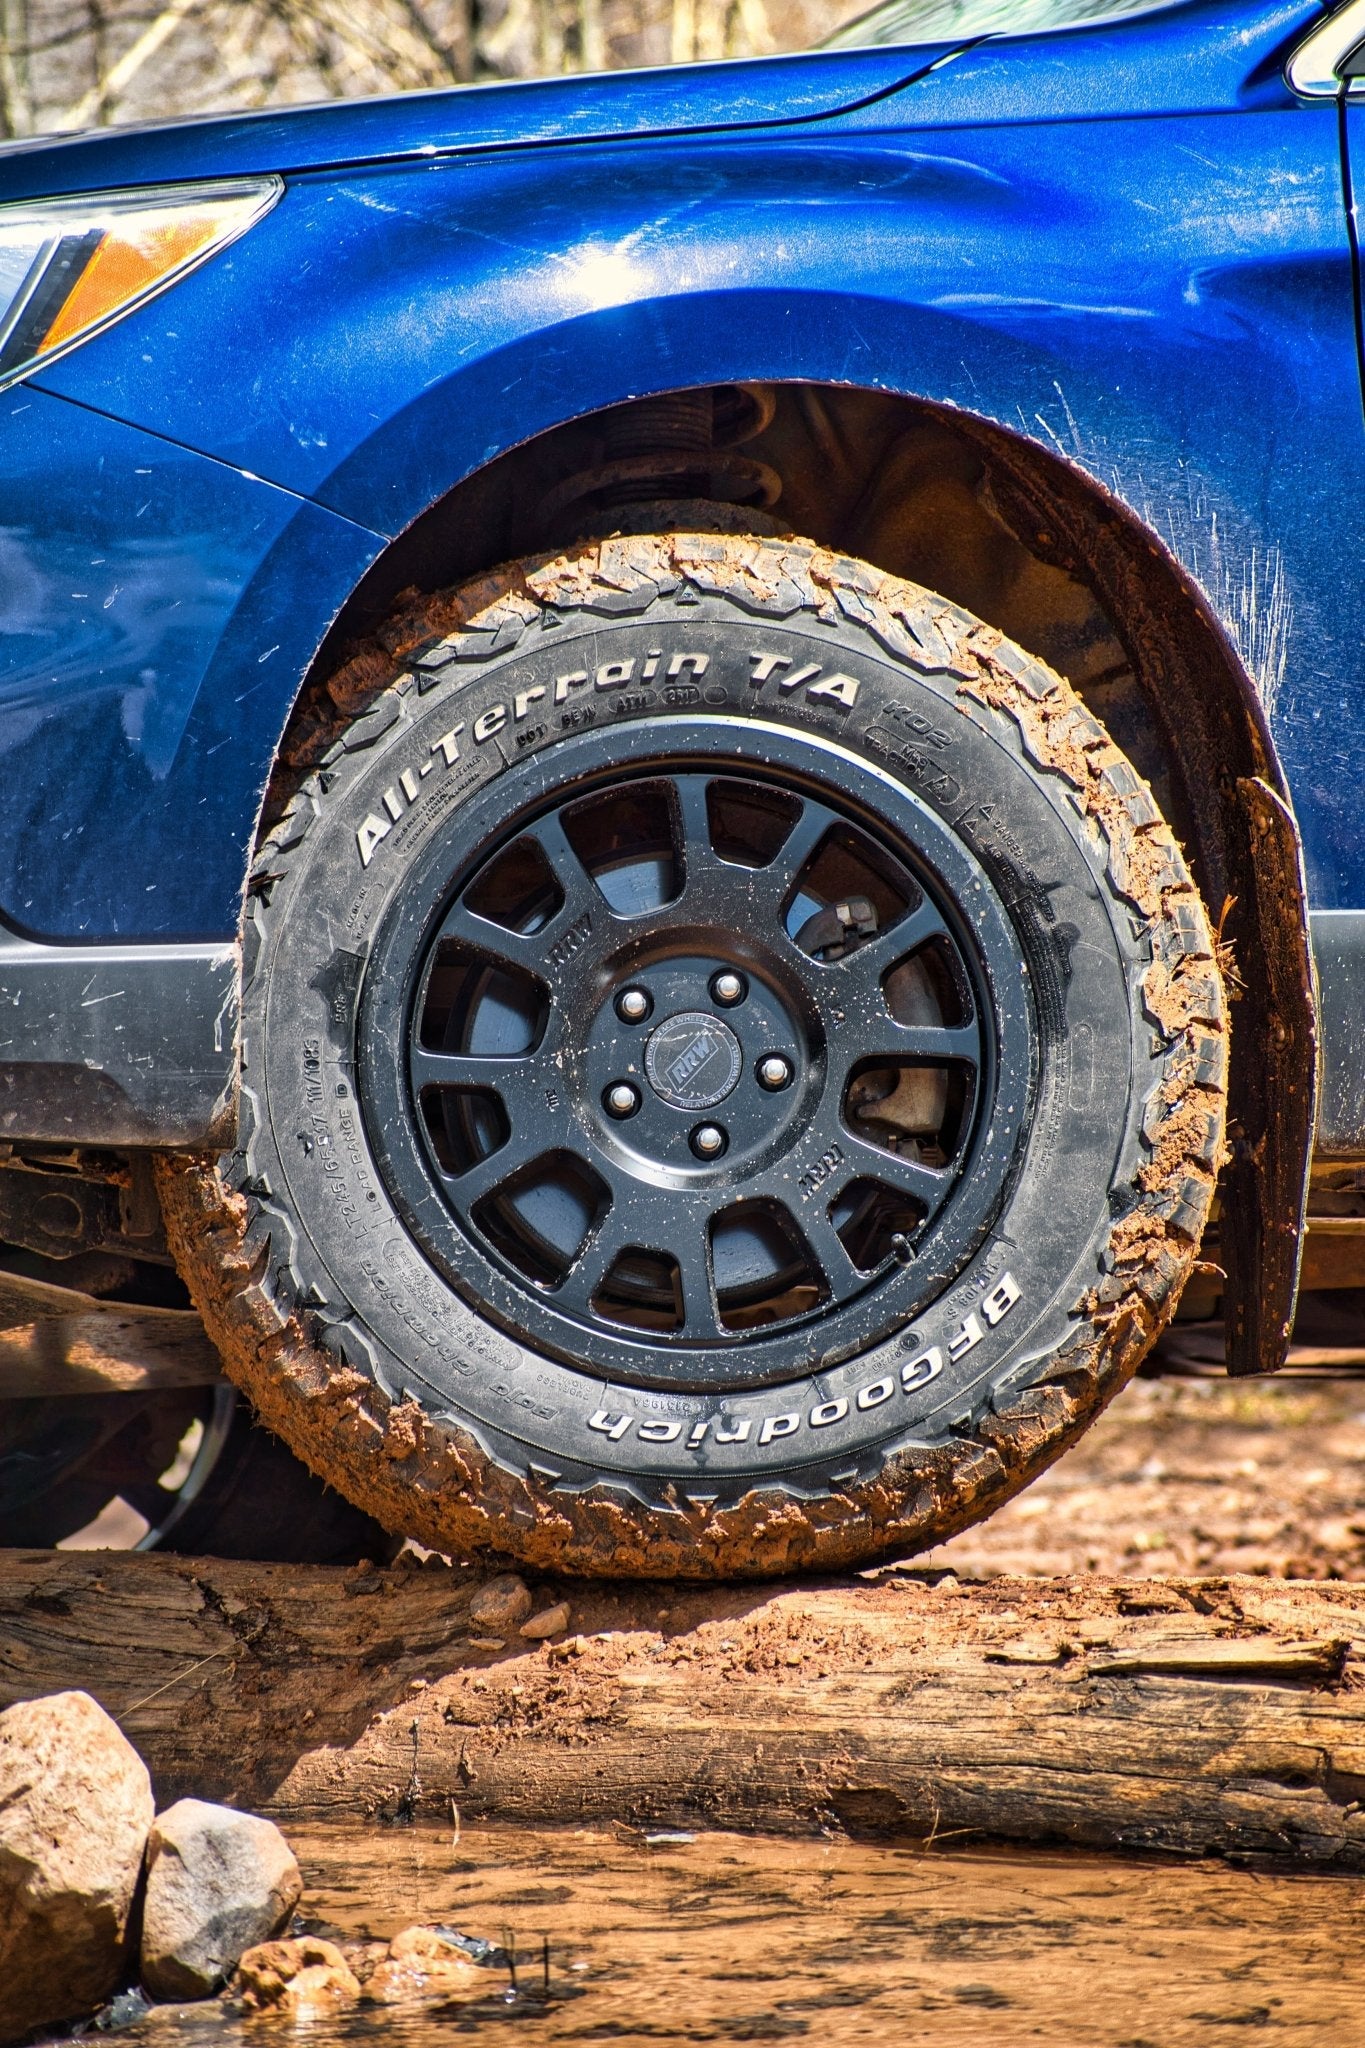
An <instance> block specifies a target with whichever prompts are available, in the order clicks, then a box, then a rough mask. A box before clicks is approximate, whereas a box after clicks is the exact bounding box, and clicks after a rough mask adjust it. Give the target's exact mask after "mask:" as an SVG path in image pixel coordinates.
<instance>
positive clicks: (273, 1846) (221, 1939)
mask: <svg viewBox="0 0 1365 2048" xmlns="http://www.w3.org/2000/svg"><path fill="white" fill-rule="evenodd" d="M302 1892H303V1878H302V1877H301V1876H300V1874H299V1866H298V1864H297V1863H296V1862H295V1861H294V1855H293V1851H292V1850H291V1849H290V1847H289V1844H288V1842H286V1841H285V1839H284V1836H283V1835H282V1834H281V1833H280V1831H279V1829H278V1828H277V1827H276V1826H275V1825H274V1823H273V1822H272V1821H268V1820H261V1819H260V1818H259V1817H258V1816H257V1815H256V1814H253V1813H234V1812H233V1810H232V1808H231V1807H228V1806H211V1805H209V1804H208V1802H207V1801H206V1800H203V1799H181V1800H178V1801H177V1802H176V1804H175V1805H174V1806H171V1807H168V1808H167V1810H166V1812H165V1813H163V1814H162V1815H161V1816H160V1818H159V1819H158V1820H156V1821H155V1822H154V1823H153V1825H152V1832H151V1834H150V1836H149V1837H148V1841H147V1897H146V1904H145V1906H144V1908H143V1920H142V1981H143V1983H144V1984H145V1985H146V1986H147V1989H148V1990H149V1991H150V1992H152V1993H153V1994H154V1995H155V1996H156V1997H157V1998H164V1999H187V1998H210V1997H212V1995H213V1993H214V1992H215V1991H216V1990H217V1989H218V1987H219V1985H220V1984H224V1983H226V1981H227V1979H228V1978H229V1977H230V1976H231V1975H232V1972H233V1971H234V1970H235V1969H236V1967H237V1964H238V1963H239V1961H240V1960H241V1958H242V1956H243V1955H244V1953H245V1952H246V1950H247V1949H249V1948H255V1947H256V1946H257V1945H258V1944H259V1943H261V1942H266V1941H269V1939H270V1937H271V1935H273V1934H278V1933H279V1931H280V1929H281V1928H282V1927H283V1926H284V1924H285V1922H286V1921H287V1920H288V1918H289V1915H290V1914H291V1913H292V1912H293V1910H294V1908H295V1906H296V1905H297V1904H298V1902H299V1899H300V1896H301V1895H302Z"/></svg>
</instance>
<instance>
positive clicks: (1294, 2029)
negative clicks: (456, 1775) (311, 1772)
mask: <svg viewBox="0 0 1365 2048" xmlns="http://www.w3.org/2000/svg"><path fill="white" fill-rule="evenodd" d="M291 1841H292V1842H293V1845H294V1848H295V1852H296V1854H297V1855H298V1857H299V1861H300V1863H301V1864H302V1866H303V1870H304V1874H305V1879H306V1883H307V1889H306V1892H305V1896H304V1909H303V1911H304V1918H305V1919H306V1921H307V1923H308V1926H309V1928H310V1930H311V1931H314V1932H317V1933H321V1934H324V1935H326V1936H327V1937H328V1938H329V1939H332V1940H336V1941H340V1942H351V1941H358V1940H364V1939H382V1940H388V1939H389V1938H390V1937H392V1936H393V1935H394V1934H396V1933H397V1932H399V1930H400V1929H402V1928H404V1927H407V1926H410V1925H412V1924H413V1923H414V1922H418V1921H421V1922H437V1923H443V1924H446V1925H450V1926H454V1927H457V1928H460V1929H461V1930H462V1931H464V1932H466V1933H470V1934H478V1935H482V1936H484V1937H486V1938H488V1939H491V1940H493V1941H497V1942H511V1943H513V1944H514V1946H515V1951H516V1953H517V1955H518V1957H519V1960H520V1968H519V1982H520V1989H521V1994H522V1995H521V1996H520V1997H519V1998H518V1999H517V2000H516V2001H515V2002H511V2003H509V2002H508V2001H507V2000H506V1998H505V1996H504V1994H505V1992H506V1990H507V1986H508V1979H507V1974H506V1972H505V1971H497V1970H494V1971H490V1973H489V1996H488V1998H487V1999H486V2000H481V2001H480V2002H479V2003H478V2004H476V2005H454V2004H452V2005H447V2006H445V2007H443V2008H441V2007H436V2008H433V2007H426V2008H422V2007H414V2006H408V2007H405V2008H395V2007H391V2006H390V2007H381V2006H367V2005H364V2004H361V2005H358V2006H351V2007H349V2008H343V2009H342V2010H341V2011H339V2012H338V2013H336V2014H335V2015H331V2014H329V2015H327V2016H326V2017H318V2018H314V2019H307V2020H303V2019H300V2020H297V2021H295V2020H289V2019H282V2018H280V2017H279V2016H277V2015H261V2016H255V2017H244V2016H242V2015H241V2014H240V2013H235V2012H233V2011H232V2010H230V2009H229V2008H228V2007H227V2006H226V2005H224V2004H223V2003H221V2002H215V2003H212V2004H207V2005H202V2006H187V2007H181V2008H178V2009H176V2008H171V2007H160V2008H157V2009H156V2010H155V2011H153V2012H152V2013H151V2014H149V2015H148V2016H147V2017H146V2018H145V2019H144V2020H143V2021H141V2022H140V2023H139V2024H138V2025H137V2026H136V2027H135V2028H132V2029H129V2030H127V2031H125V2032H124V2033H123V2034H122V2035H121V2036H120V2039H121V2040H123V2041H126V2042H142V2043H145V2044H146V2048H268V2044H270V2043H271V2042H273V2041H276V2040H281V2041H282V2040H284V2039H285V2038H287V2039H288V2040H289V2042H290V2043H291V2048H292V2044H294V2043H300V2042H305V2041H306V2042H308V2043H310V2044H322V2043H324V2042H325V2043H329V2044H331V2043H355V2044H367V2048H369V2044H373V2048H441V2044H447V2048H448V2044H449V2043H450V2042H451V2041H452V2040H453V2039H456V2038H459V2039H466V2038H477V2037H483V2038H485V2039H486V2040H488V2041H490V2042H493V2041H504V2042H515V2043H518V2044H520V2043H522V2042H526V2043H531V2042H535V2043H542V2042H543V2043H547V2044H548V2043H568V2042H580V2043H591V2042H608V2041H610V2042H612V2043H615V2044H617V2048H629V2044H631V2043H639V2044H641V2048H643V2044H646V2043H654V2044H658V2043H669V2042H678V2043H694V2042H717V2043H722V2042H748V2041H756V2042H757V2041H801V2040H810V2041H812V2042H819V2043H821V2044H822V2048H823V2044H826V2043H829V2044H844V2043H858V2044H869V2048H872V2044H876V2048H899V2044H900V2043H903V2042H904V2043H909V2042H919V2041H930V2042H932V2041H938V2040H943V2041H945V2042H946V2041H949V2040H951V2042H952V2043H953V2044H954V2048H1022V2044H1024V2043H1026V2042H1042V2043H1047V2044H1052V2043H1055V2044H1058V2048H1183V2044H1185V2043H1197V2044H1199V2048H1221V2044H1227V2048H1244V2044H1245V2043H1246V2041H1247V2040H1248V2038H1251V2039H1262V2038H1267V2039H1270V2040H1273V2041H1275V2042H1279V2043H1299V2042H1302V2043H1305V2044H1312V2048H1320V2044H1324V2043H1327V2042H1331V2043H1333V2044H1335V2048H1350V2044H1353V2043H1365V2017H1363V2016H1362V1998H1361V1994H1362V1992H1365V1956H1362V1943H1361V1934H1362V1931H1365V1884H1362V1883H1361V1882H1360V1881H1359V1880H1357V1879H1352V1878H1333V1877H1311V1876H1300V1875H1292V1876H1282V1875H1269V1874H1266V1873H1261V1872H1257V1873H1251V1872H1241V1871H1234V1870H1230V1869H1228V1868H1227V1867H1226V1866H1225V1865H1222V1864H1213V1863H1191V1864H1179V1863H1170V1862H1155V1861H1147V1860H1143V1861H1132V1862H1129V1861H1123V1860H1120V1859H1115V1858H1109V1857H1100V1856H1089V1855H1080V1854H1076V1853H1074V1852H1062V1851H1058V1852H1055V1853H1053V1852H1048V1851H1034V1852H1028V1853H1023V1852H1004V1851H983V1850H961V1851H958V1852H954V1851H952V1849H951V1848H950V1847H940V1846H935V1847H934V1848H933V1849H932V1850H930V1851H928V1852H926V1851H925V1850H923V1849H922V1848H919V1847H915V1848H910V1847H896V1846H884V1845H876V1846H872V1845H868V1844H864V1843H858V1842H851V1841H848V1840H845V1839H842V1838H840V1839H835V1840H829V1841H810V1840H787V1839H780V1840H779V1839H774V1838H771V1837H764V1836H741V1835H726V1834H709V1835H698V1836H696V1837H695V1838H694V1839H691V1840H688V1839H674V1840H671V1841H669V1840H663V1841H659V1842H657V1843H656V1844H655V1846H652V1847H651V1846H648V1844H647V1843H646V1841H645V1840H644V1839H642V1838H640V1837H637V1836H631V1835H628V1834H627V1832H626V1831H624V1830H623V1831H621V1832H620V1833H619V1834H615V1833H606V1832H597V1831H593V1832H586V1831H585V1832H576V1831H571V1830H562V1829H561V1830H554V1831H542V1830H534V1829H529V1828H510V1827H509V1828H496V1827H495V1828H483V1827H481V1828H478V1829H472V1830H466V1831H465V1832H464V1833H463V1835H462V1837H461V1839H460V1840H459V1842H458V1844H457V1843H455V1842H454V1840H453V1831H452V1830H451V1829H450V1828H436V1827H434V1826H432V1825H430V1824H426V1823H419V1824H418V1825H415V1826H413V1827H410V1828H390V1829H378V1828H372V1827H371V1828H366V1827H358V1826H355V1825H353V1824H350V1825H345V1826H341V1825H338V1826H329V1827H327V1828H325V1829H315V1830H311V1831H307V1830H299V1829H293V1830H291ZM544 1943H548V1949H549V1985H550V1998H549V2000H548V2002H544V2001H542V1999H541V1997H540V1993H541V1990H542V1969H543V1965H542V1945H543V1944H544Z"/></svg>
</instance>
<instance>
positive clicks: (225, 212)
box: [0, 177, 283, 390]
mask: <svg viewBox="0 0 1365 2048" xmlns="http://www.w3.org/2000/svg"><path fill="white" fill-rule="evenodd" d="M282 190H283V185H282V182H281V180H280V179H278V178H274V177H271V178H251V179H234V180H231V181H224V182H223V183H221V184H216V185H164V186H159V187H151V188H148V189H145V190H143V191H137V192H110V193H101V194H99V195H97V196H95V197H92V198H89V199H63V200H55V201H40V202H36V203H32V204H25V205H18V206H6V207H0V390H3V389H4V387H5V386H6V385H8V384H13V383H15V382H16V381H17V380H18V379H19V378H20V377H25V376H27V375H28V374H29V372H30V371H32V370H34V369H36V368H37V366H38V365H39V364H40V363H45V362H50V361H51V360H52V359H53V357H55V356H57V355H61V354H64V353H65V352H66V351H67V350H69V349H71V348H74V347H76V346H77V344H78V343H80V342H82V341H85V340H88V339H89V337H90V336H91V335H94V334H98V333H100V332H102V330H103V329H104V328H106V327H108V326H109V325H110V324H111V322H113V321H115V320H118V319H121V318H122V317H123V316H124V315H125V314H126V313H130V312H132V311H133V310H134V308H135V307H137V306H141V305H143V304H145V303H146V301H147V300H148V299H149V298H151V297H153V296H155V294H156V293H158V292H161V291H164V290H165V289H166V288H167V287H168V286H169V285H172V284H174V283H176V282H177V280H178V279H180V278H182V277H185V276H187V275H188V274H189V272H190V271H191V270H194V269H196V268H197V267H198V265H199V264H201V263H203V262H204V261H206V259H207V258H208V257H210V256H212V255H214V254H216V252H217V251H218V250H219V249H222V248H225V247H226V246H227V244H228V243H229V242H232V241H235V240H236V238H237V237H238V235H240V234H243V233H244V232H245V231H246V229H247V228H249V227H251V226H252V225H253V223H254V222H256V221H258V220H259V219H260V218H261V216H262V215H263V214H264V213H266V212H268V211H269V209H270V208H271V207H272V206H273V205H274V203H275V201H276V200H277V199H278V198H279V196H280V193H281V191H282Z"/></svg>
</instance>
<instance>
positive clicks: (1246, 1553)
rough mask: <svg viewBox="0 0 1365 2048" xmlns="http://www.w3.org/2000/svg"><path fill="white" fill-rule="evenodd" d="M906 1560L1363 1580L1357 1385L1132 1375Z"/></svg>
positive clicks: (1362, 1434)
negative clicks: (1038, 1459) (1078, 1431)
mask: <svg viewBox="0 0 1365 2048" xmlns="http://www.w3.org/2000/svg"><path fill="white" fill-rule="evenodd" d="M916 1564H917V1565H918V1566H919V1567H920V1568H921V1569H922V1568H923V1567H924V1566H925V1565H931V1566H939V1567H941V1568H951V1569H952V1570H954V1571H956V1572H958V1573H959V1574H961V1575H962V1576H963V1577H968V1578H970V1577H993V1576H995V1575H996V1574H999V1573H1008V1574H1016V1573H1021V1574H1023V1575H1025V1576H1027V1577H1032V1578H1047V1577H1051V1576H1053V1575H1057V1574H1062V1573H1070V1572H1102V1573H1117V1574H1121V1575H1123V1576H1126V1577H1132V1578H1148V1579H1150V1578H1165V1577H1167V1576H1171V1575H1191V1576H1193V1575H1197V1574H1200V1573H1212V1574H1216V1575H1221V1574H1223V1573H1227V1572H1250V1573H1254V1574H1256V1575H1257V1576H1262V1577H1274V1578H1287V1579H1365V1376H1362V1377H1359V1378H1309V1377H1306V1376H1305V1377H1282V1378H1278V1379H1273V1380H1243V1381H1240V1382H1239V1381H1230V1380H1228V1379H1225V1378H1222V1377H1218V1378H1208V1379H1154V1380H1147V1379H1139V1380H1135V1381H1134V1382H1133V1383H1132V1385H1131V1386H1129V1387H1128V1388H1127V1389H1126V1390H1125V1391H1124V1392H1123V1393H1122V1394H1121V1395H1120V1396H1119V1398H1118V1400H1117V1401H1115V1403H1114V1404H1113V1406H1112V1407H1111V1408H1110V1410H1109V1412H1108V1413H1107V1414H1106V1415H1104V1416H1103V1417H1102V1418H1101V1419H1100V1421H1099V1422H1098V1423H1096V1425H1095V1426H1094V1428H1093V1429H1091V1430H1090V1431H1089V1432H1088V1433H1087V1435H1086V1436H1085V1437H1084V1438H1082V1440H1081V1442H1080V1443H1079V1444H1078V1445H1077V1446H1076V1448H1075V1449H1074V1450H1072V1451H1070V1452H1069V1453H1068V1454H1067V1456H1065V1457H1064V1458H1062V1459H1061V1460H1060V1461H1059V1463H1057V1464H1056V1465H1054V1466H1053V1467H1052V1469H1051V1471H1050V1472H1046V1473H1044V1475H1043V1477H1042V1478H1041V1479H1038V1480H1036V1481H1035V1482H1034V1484H1033V1485H1032V1486H1031V1487H1029V1488H1028V1490H1027V1491H1026V1492H1025V1493H1023V1494H1021V1495H1020V1496H1019V1498H1018V1499H1017V1500H1014V1501H1011V1502H1010V1503H1009V1504H1008V1506H1006V1507H1004V1508H1002V1509H1001V1510H1000V1511H999V1513H998V1514H996V1515H994V1516H993V1517H992V1518H991V1520H990V1521H988V1522H984V1523H982V1524H980V1525H979V1526H978V1527H977V1528H974V1529H968V1530H967V1531H965V1532H964V1534H963V1535H961V1536H958V1537H955V1538H954V1539H953V1541H952V1542H951V1543H945V1544H941V1545H940V1546H939V1547H938V1549H936V1550H933V1551H931V1552H929V1553H928V1554H927V1556H925V1557H923V1558H919V1559H917V1560H916Z"/></svg>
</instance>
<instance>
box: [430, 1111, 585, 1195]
mask: <svg viewBox="0 0 1365 2048" xmlns="http://www.w3.org/2000/svg"><path fill="white" fill-rule="evenodd" d="M558 1138H559V1133H557V1132H552V1131H548V1130H546V1129H545V1128H544V1127H543V1126H542V1127H540V1128H537V1127H536V1126H534V1125H532V1124H526V1125H523V1126H522V1127H521V1128H520V1129H518V1128H517V1127H516V1126H515V1125H514V1126H513V1128H512V1135H511V1136H510V1137H509V1138H508V1140H507V1143H506V1144H505V1145H499V1147H498V1149H497V1151H496V1152H490V1153H489V1154H488V1156H487V1158H485V1159H480V1160H477V1161H476V1162H475V1164H474V1165H473V1166H470V1167H467V1168H466V1169H465V1171H464V1172H463V1173H460V1174H443V1175H442V1178H443V1179H444V1180H445V1182H446V1185H447V1186H448V1187H449V1188H450V1189H451V1191H452V1193H454V1194H455V1195H456V1196H457V1197H458V1200H459V1203H460V1206H461V1208H462V1209H465V1210H466V1211H467V1210H470V1209H472V1208H474V1207H475V1206H476V1205H477V1204H478V1203H479V1202H481V1201H482V1200H483V1199H484V1197H485V1195H490V1194H492V1192H493V1190H494V1189H495V1188H500V1187H501V1186H502V1184H503V1182H504V1181H506V1180H510V1179H511V1178H512V1176H513V1174H514V1173H520V1172H521V1170H522V1169H523V1167H527V1166H532V1165H534V1164H535V1162H536V1160H537V1159H543V1158H544V1156H545V1154H546V1153H547V1152H554V1151H557V1150H559V1149H560V1146H559V1144H558V1142H557V1140H558Z"/></svg>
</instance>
